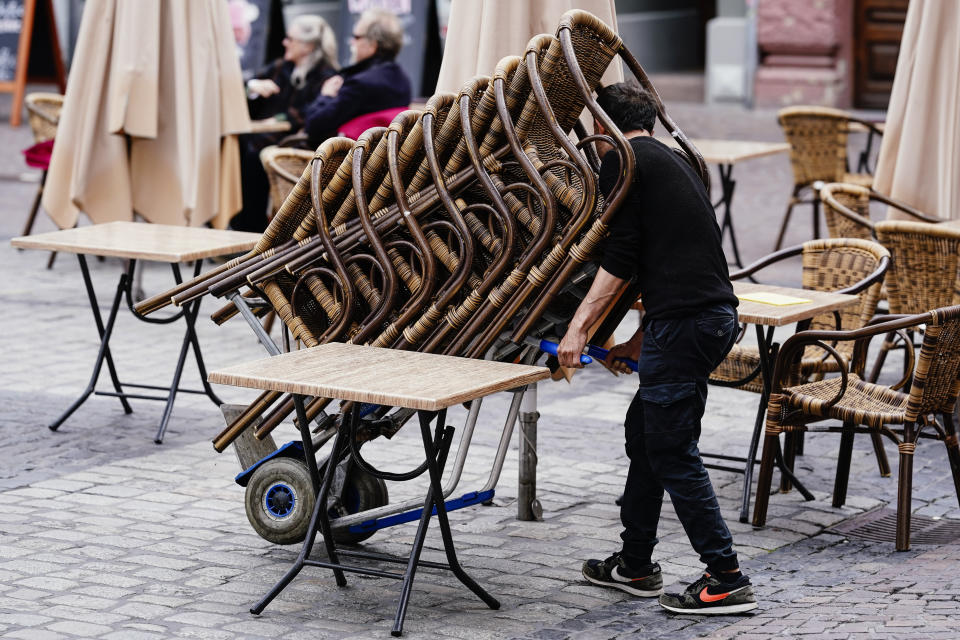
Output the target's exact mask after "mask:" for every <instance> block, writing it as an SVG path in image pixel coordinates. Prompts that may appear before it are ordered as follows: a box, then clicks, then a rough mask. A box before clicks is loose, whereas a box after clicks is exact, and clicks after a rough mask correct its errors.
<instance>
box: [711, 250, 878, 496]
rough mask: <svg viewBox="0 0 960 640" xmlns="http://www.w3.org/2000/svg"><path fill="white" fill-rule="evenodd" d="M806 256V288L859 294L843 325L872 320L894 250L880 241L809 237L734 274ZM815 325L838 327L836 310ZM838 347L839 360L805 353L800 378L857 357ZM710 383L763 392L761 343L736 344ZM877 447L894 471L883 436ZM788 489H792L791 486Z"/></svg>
mask: <svg viewBox="0 0 960 640" xmlns="http://www.w3.org/2000/svg"><path fill="white" fill-rule="evenodd" d="M801 254H802V256H803V276H802V280H803V287H804V288H805V289H817V290H820V291H837V292H840V293H849V294H856V295H857V296H859V298H860V304H859V305H856V306H852V307H848V308H847V309H845V310H843V311H840V312H839V319H840V325H839V328H843V329H857V328H859V327H862V326H864V325H866V324H867V323H868V322H870V319H871V318H872V317H873V315H874V312H875V311H876V307H877V301H878V300H879V297H880V286H881V283H882V282H883V277H884V274H885V273H886V271H887V268H888V266H889V265H890V253H889V252H888V251H887V250H886V249H885V248H883V247H882V246H880V245H879V244H877V243H876V242H871V241H869V240H860V239H855V238H840V239H828V240H810V241H808V242H805V243H804V244H802V245H800V246H797V247H792V248H789V249H784V250H782V251H780V252H778V253H774V254H771V255H769V256H767V257H766V258H762V259H760V260H758V261H757V262H755V263H754V264H752V265H750V266H748V267H747V268H745V269H743V270H742V271H739V272H736V273H733V274H731V276H730V278H731V279H732V280H737V279H741V278H746V277H748V276H750V275H752V274H754V273H756V272H757V271H759V270H760V269H763V268H764V267H767V266H769V265H771V264H774V263H776V262H779V261H781V260H784V259H786V258H791V257H793V256H796V255H801ZM810 327H811V328H812V329H818V330H826V329H837V328H838V326H837V318H836V317H835V316H834V314H832V313H829V314H823V315H820V316H817V317H815V318H813V319H812V320H811V323H810ZM835 349H836V350H837V352H838V353H839V354H840V357H841V360H840V361H838V360H836V359H834V358H831V357H829V354H828V353H827V352H826V351H824V350H822V349H819V348H817V347H810V348H809V349H807V350H806V351H804V353H803V357H802V358H801V361H800V371H799V375H800V376H801V379H803V380H811V379H817V378H820V377H822V376H823V375H824V374H827V373H835V372H837V371H839V370H840V368H841V363H842V366H844V367H846V366H847V364H848V363H849V362H850V361H851V358H852V356H853V345H852V344H844V343H841V344H839V345H836V347H835ZM710 382H711V383H713V384H717V385H721V386H727V387H737V388H739V389H743V390H746V391H753V392H755V393H761V392H762V391H763V384H762V380H761V377H760V354H759V352H758V351H757V347H756V345H741V344H735V345H734V346H733V349H731V350H730V353H729V354H727V357H726V358H725V359H724V361H723V362H721V363H720V366H719V367H717V368H716V369H715V370H714V371H713V373H711V374H710ZM798 444H799V443H796V442H793V441H791V442H789V443H788V445H789V446H787V448H786V454H787V455H788V457H790V458H791V459H792V457H793V455H794V454H795V453H796V451H797V445H798ZM873 446H874V453H875V454H876V457H877V466H878V467H879V469H880V474H881V475H882V476H888V475H890V463H889V462H888V461H887V455H886V452H885V451H884V449H883V442H882V441H881V440H880V438H879V436H877V437H874V438H873ZM784 488H787V487H786V485H785V486H784Z"/></svg>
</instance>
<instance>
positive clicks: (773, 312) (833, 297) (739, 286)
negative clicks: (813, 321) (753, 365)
mask: <svg viewBox="0 0 960 640" xmlns="http://www.w3.org/2000/svg"><path fill="white" fill-rule="evenodd" d="M761 291H762V292H769V293H777V294H780V295H785V296H792V297H794V298H804V299H806V300H810V302H804V303H799V304H788V305H782V306H781V305H774V304H765V303H762V302H753V301H751V300H742V299H741V300H740V305H739V306H738V307H737V313H738V314H739V316H740V322H747V323H750V324H762V325H766V326H771V327H782V326H784V325H787V324H792V323H794V322H799V321H800V320H807V319H809V318H812V317H814V316H816V315H819V314H821V313H827V312H830V311H838V310H840V309H843V308H845V307H848V306H850V305H853V304H857V302H858V298H857V296H852V295H847V294H844V293H833V292H829V291H815V290H813V289H795V288H793V287H777V286H774V285H769V284H756V283H753V282H734V283H733V292H734V293H735V294H737V296H740V295H743V294H748V293H756V292H761Z"/></svg>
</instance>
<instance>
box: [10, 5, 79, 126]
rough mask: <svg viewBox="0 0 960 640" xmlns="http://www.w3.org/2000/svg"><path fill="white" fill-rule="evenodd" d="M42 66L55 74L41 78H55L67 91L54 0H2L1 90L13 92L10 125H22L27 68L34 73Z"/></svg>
mask: <svg viewBox="0 0 960 640" xmlns="http://www.w3.org/2000/svg"><path fill="white" fill-rule="evenodd" d="M38 8H39V9H40V10H39V11H37V9H38ZM38 31H39V32H40V33H36V32H38ZM35 35H36V36H38V37H36V38H35V37H34V36H35ZM31 45H32V46H31ZM40 49H43V50H42V51H41V50H40ZM41 67H42V68H43V69H42V70H43V72H44V74H45V75H46V74H49V72H50V71H52V72H53V74H52V75H53V76H54V77H53V78H49V77H45V78H42V80H45V81H50V80H53V81H55V82H56V83H57V84H58V85H59V87H60V91H61V92H62V91H64V89H65V88H66V73H65V72H64V69H63V58H61V56H60V41H59V40H58V39H57V26H56V22H55V20H54V16H53V6H52V4H51V1H50V0H39V3H38V0H0V92H4V91H5V92H9V93H12V94H13V100H12V103H11V106H10V124H11V126H14V127H16V126H19V125H20V119H21V116H22V114H21V112H22V111H23V97H24V91H25V89H26V86H27V70H28V68H30V70H31V71H32V72H34V73H35V72H36V71H37V70H39V69H41ZM38 79H39V78H38Z"/></svg>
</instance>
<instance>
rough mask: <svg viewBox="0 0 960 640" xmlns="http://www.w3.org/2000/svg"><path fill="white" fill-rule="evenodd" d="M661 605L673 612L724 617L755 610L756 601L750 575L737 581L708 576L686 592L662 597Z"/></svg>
mask: <svg viewBox="0 0 960 640" xmlns="http://www.w3.org/2000/svg"><path fill="white" fill-rule="evenodd" d="M660 606H661V607H663V608H664V609H666V610H667V611H672V612H674V613H687V614H694V615H724V614H731V613H745V612H747V611H751V610H753V609H756V608H757V598H756V597H755V596H754V595H753V587H752V586H751V585H750V579H749V578H748V577H747V576H744V575H741V576H740V577H739V578H738V579H737V580H736V581H735V582H723V581H722V580H718V579H717V578H715V577H713V576H711V575H710V574H709V573H705V574H703V577H702V578H700V579H699V580H697V581H696V582H694V583H693V584H691V585H690V586H689V587H687V588H686V589H685V590H684V592H683V593H665V594H663V595H662V596H660Z"/></svg>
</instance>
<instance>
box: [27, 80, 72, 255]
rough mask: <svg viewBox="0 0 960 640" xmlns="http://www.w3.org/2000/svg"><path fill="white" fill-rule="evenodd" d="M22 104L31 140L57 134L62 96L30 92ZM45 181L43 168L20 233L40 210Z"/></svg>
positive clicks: (42, 139) (49, 137)
mask: <svg viewBox="0 0 960 640" xmlns="http://www.w3.org/2000/svg"><path fill="white" fill-rule="evenodd" d="M24 104H25V105H26V107H27V119H28V121H29V122H30V129H31V130H32V131H33V141H34V142H35V143H38V144H39V143H41V142H46V141H48V140H52V139H53V138H54V136H56V135H57V124H58V123H59V122H60V111H61V110H62V109H63V96H62V95H60V94H58V93H31V94H28V95H27V97H26V98H25V99H24ZM46 182H47V171H46V169H44V171H43V174H41V176H40V186H39V187H37V195H36V196H35V197H34V198H33V206H32V207H31V208H30V214H29V215H28V216H27V221H26V223H24V225H23V232H22V233H21V234H20V235H23V236H28V235H30V232H31V231H32V230H33V223H34V222H35V221H36V219H37V211H39V210H40V200H41V198H43V185H44V184H46ZM55 255H56V254H52V255H51V256H50V262H49V264H48V265H47V267H48V268H49V267H50V266H52V265H53V256H55Z"/></svg>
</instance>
